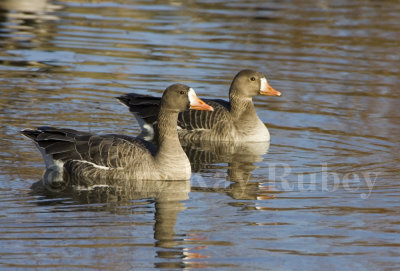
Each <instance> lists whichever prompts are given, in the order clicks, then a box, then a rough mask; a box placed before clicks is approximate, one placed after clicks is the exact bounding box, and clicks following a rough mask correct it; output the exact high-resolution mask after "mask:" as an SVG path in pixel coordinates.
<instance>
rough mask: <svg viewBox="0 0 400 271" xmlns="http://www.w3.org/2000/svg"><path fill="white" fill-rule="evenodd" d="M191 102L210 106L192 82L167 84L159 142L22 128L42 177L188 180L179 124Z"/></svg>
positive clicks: (89, 181)
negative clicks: (37, 158) (40, 157)
mask: <svg viewBox="0 0 400 271" xmlns="http://www.w3.org/2000/svg"><path fill="white" fill-rule="evenodd" d="M189 106H190V108H192V109H193V108H194V109H200V110H212V107H210V106H209V105H207V104H205V103H204V102H203V101H201V100H200V99H199V98H198V97H197V96H196V94H195V92H194V90H193V89H192V88H189V87H187V86H185V85H182V84H175V85H172V86H170V87H168V88H167V89H166V90H165V91H164V94H163V97H162V99H161V102H160V108H159V111H158V115H157V122H158V132H159V135H158V142H157V143H158V144H157V147H156V146H155V145H153V144H151V143H149V142H146V141H144V140H142V139H139V138H134V137H130V136H126V135H117V134H106V135H95V134H92V133H87V132H79V131H76V130H72V129H59V128H52V127H38V128H37V129H25V130H22V131H21V133H22V134H23V135H25V136H27V137H28V138H30V139H32V140H33V141H34V142H35V144H36V146H37V147H38V148H39V150H40V151H41V153H42V155H43V157H44V160H45V162H46V168H47V171H46V173H45V176H44V177H46V176H47V177H48V178H49V177H50V180H45V181H50V182H52V183H61V182H71V184H72V185H81V186H91V185H102V184H105V185H113V184H118V183H120V182H123V181H129V180H149V179H151V180H173V179H175V180H176V179H179V180H187V179H189V178H190V174H191V168H190V162H189V160H188V158H187V156H186V154H185V152H184V151H183V149H182V147H181V145H180V142H179V139H178V132H177V130H176V123H177V120H178V114H179V112H182V111H185V110H188V109H189Z"/></svg>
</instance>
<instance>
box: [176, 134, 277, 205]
mask: <svg viewBox="0 0 400 271" xmlns="http://www.w3.org/2000/svg"><path fill="white" fill-rule="evenodd" d="M184 144H185V143H184ZM269 144H270V143H269V141H268V142H240V143H236V144H234V143H232V142H212V141H208V142H207V141H204V142H200V143H198V144H197V145H196V144H191V145H184V146H183V148H184V150H185V152H186V154H187V156H188V157H189V160H190V162H191V165H192V171H193V172H195V173H196V172H200V173H201V172H203V171H208V170H210V169H211V170H212V171H216V170H217V172H218V170H219V169H223V170H224V169H227V176H226V181H224V182H223V183H222V184H221V182H220V181H221V178H220V176H219V174H216V175H217V176H214V178H211V181H209V182H211V183H206V184H205V183H203V181H204V179H200V180H198V179H195V183H194V187H193V188H192V189H193V190H196V191H208V192H210V191H215V192H223V193H226V194H228V195H229V196H231V197H232V198H234V199H249V200H250V199H270V198H273V196H271V195H269V194H268V192H269V191H268V190H267V189H265V187H264V186H263V184H264V181H254V180H252V171H253V170H255V169H256V168H258V166H257V165H256V163H258V162H261V161H262V155H264V154H266V153H267V151H268V148H269ZM221 164H222V165H221ZM223 164H227V166H224V165H223ZM226 183H228V186H226ZM221 186H222V187H221Z"/></svg>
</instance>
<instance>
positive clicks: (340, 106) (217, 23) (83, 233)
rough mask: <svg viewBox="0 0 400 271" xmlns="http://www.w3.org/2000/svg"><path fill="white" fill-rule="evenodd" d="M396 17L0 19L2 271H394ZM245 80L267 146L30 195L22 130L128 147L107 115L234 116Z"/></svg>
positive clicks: (397, 255)
mask: <svg viewBox="0 0 400 271" xmlns="http://www.w3.org/2000/svg"><path fill="white" fill-rule="evenodd" d="M399 18H400V4H399V2H398V1H395V0H393V1H390V0H388V1H384V0H383V1H377V0H376V1H373V0H370V1H367V0H365V1H364V0H355V1H345V0H342V1H341V0H339V1H323V0H321V1H257V0H248V1H128V0H112V1H100V0H98V1H79V0H76V1H46V0H35V1H28V0H26V1H24V0H20V1H13V0H8V1H6V0H2V1H0V48H1V49H0V61H1V64H0V73H1V76H0V84H1V97H0V112H1V113H0V114H1V115H0V118H1V139H0V140H1V141H0V144H1V152H0V164H1V166H0V169H1V176H0V268H1V269H2V270H14V269H15V270H23V269H41V270H42V269H44V270H57V269H58V270H66V269H76V270H77V269H79V270H91V269H104V270H132V269H138V270H140V269H150V270H151V269H158V268H169V269H183V268H185V269H209V270H221V269H225V270H230V269H232V270H304V269H315V270H321V269H327V270H398V269H400V250H399V247H400V201H399V199H400V178H399V173H400V166H399V164H400V155H399V153H400V144H399V143H400V142H399V135H400V90H399V85H400V76H399V74H400V65H399V63H400V52H399V48H400V24H399ZM243 68H252V69H256V70H259V71H262V72H264V73H266V74H267V77H268V80H269V83H270V84H271V85H272V86H273V87H274V88H276V89H277V90H279V91H281V92H282V93H283V96H282V97H279V98H278V97H256V98H255V99H254V102H255V104H256V108H257V112H258V114H259V116H260V117H261V119H262V120H263V121H264V122H265V123H266V125H267V126H268V127H269V130H270V132H271V138H272V139H271V144H270V146H269V150H268V152H267V153H265V151H266V150H267V149H268V146H265V145H264V146H262V145H261V146H260V145H249V146H243V148H241V149H234V150H232V149H230V148H229V146H227V147H226V148H220V149H217V150H216V149H214V148H213V146H205V147H204V149H208V150H211V151H213V152H214V155H210V153H209V152H204V151H203V150H202V149H199V150H196V151H194V152H193V153H192V155H193V156H194V157H197V158H196V159H197V161H198V162H197V163H194V164H193V169H194V171H195V172H194V173H193V175H192V179H191V182H190V183H189V182H168V183H163V184H160V183H151V182H149V183H137V184H135V186H134V187H132V188H131V189H129V190H128V189H127V190H126V191H101V190H92V191H81V192H79V193H78V192H77V193H75V194H71V193H66V192H65V193H62V194H61V193H60V194H58V195H42V194H35V193H32V192H31V190H30V186H31V184H33V183H34V182H36V181H37V180H39V179H40V178H41V176H42V173H43V169H44V165H43V162H42V158H41V156H40V154H39V152H38V151H37V150H36V149H35V148H34V146H33V144H32V143H31V142H30V141H28V140H26V139H24V138H23V137H22V136H20V135H19V133H18V132H19V130H20V129H22V128H26V127H35V126H39V125H53V126H60V127H68V128H74V129H79V130H84V131H92V132H99V133H100V132H102V133H109V132H118V133H125V134H129V133H130V134H134V135H135V134H138V133H139V126H138V125H137V123H136V121H135V120H134V118H133V117H132V116H131V115H130V114H129V113H128V110H127V109H126V108H124V107H123V106H122V105H120V104H119V103H118V102H117V101H116V100H115V99H114V98H113V97H115V96H117V95H120V94H121V93H129V92H133V91H134V92H139V93H149V94H154V95H158V94H160V93H162V91H163V89H165V87H167V86H168V85H170V84H172V83H174V82H182V83H186V84H188V85H190V86H192V87H193V88H195V89H196V91H197V93H198V94H199V96H201V97H221V98H227V94H228V93H227V92H228V88H229V84H230V81H231V80H232V78H233V76H234V75H235V74H236V73H237V72H238V71H239V70H241V69H243Z"/></svg>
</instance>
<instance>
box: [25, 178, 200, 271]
mask: <svg viewBox="0 0 400 271" xmlns="http://www.w3.org/2000/svg"><path fill="white" fill-rule="evenodd" d="M44 183H45V182H43V181H42V180H41V181H38V182H36V183H35V184H34V185H33V186H32V190H33V193H34V194H36V195H41V196H44V197H45V198H47V199H49V200H47V201H41V203H38V204H51V205H53V204H54V201H57V200H60V198H64V199H65V198H66V197H69V198H72V199H73V200H74V201H77V202H79V203H80V204H87V206H86V207H87V209H90V211H110V212H112V213H117V214H121V215H126V214H130V212H131V208H129V207H133V205H134V202H135V201H136V202H137V201H138V200H148V201H149V202H150V203H154V208H155V210H154V239H155V243H154V245H155V247H157V248H160V249H159V250H157V258H159V259H160V261H157V263H156V264H157V265H158V266H160V267H167V268H179V267H182V266H184V265H185V261H186V260H187V259H188V258H190V253H188V251H189V250H190V249H189V248H185V247H182V242H184V241H185V240H187V239H188V238H190V237H187V236H179V235H177V234H176V232H175V225H176V223H177V219H178V214H179V213H180V212H182V211H183V210H185V209H186V207H185V203H184V202H183V201H185V200H187V199H188V198H189V192H190V181H189V180H186V181H184V180H179V181H178V180H176V181H174V180H172V181H162V182H161V181H154V180H144V181H134V182H132V181H131V182H127V183H126V185H124V186H120V187H118V186H94V187H90V188H87V189H82V188H81V189H76V188H75V189H74V188H72V187H65V188H64V189H62V190H60V191H55V190H53V189H54V188H49V187H45V186H44V185H43V184H44ZM51 199H53V200H54V201H52V200H51ZM132 228H133V227H132ZM133 230H134V229H133ZM197 255H198V254H197Z"/></svg>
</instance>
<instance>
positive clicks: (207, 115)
mask: <svg viewBox="0 0 400 271" xmlns="http://www.w3.org/2000/svg"><path fill="white" fill-rule="evenodd" d="M117 99H118V100H119V101H120V102H121V103H123V104H124V105H126V106H127V107H128V108H129V111H130V112H132V113H134V114H135V116H137V117H140V118H141V119H142V120H143V121H144V122H145V123H147V124H150V125H154V124H155V122H156V121H157V116H158V112H159V108H160V102H161V98H160V97H153V96H150V95H142V94H136V93H130V94H126V95H122V96H120V97H117ZM203 100H204V101H205V102H206V103H207V104H209V105H211V106H212V107H213V108H214V111H205V110H188V111H185V112H182V113H180V114H179V117H178V126H179V127H180V128H181V129H186V130H196V129H211V128H213V127H214V125H215V124H216V123H217V122H218V121H220V120H221V119H226V118H227V117H228V114H229V110H230V104H229V102H228V101H224V100H221V99H203ZM141 126H142V125H141Z"/></svg>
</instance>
